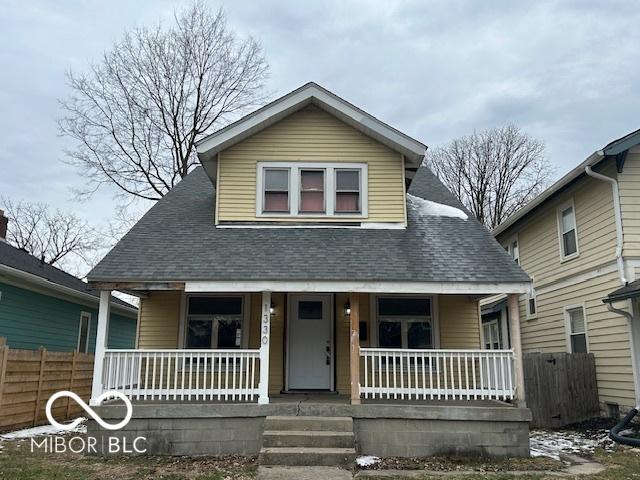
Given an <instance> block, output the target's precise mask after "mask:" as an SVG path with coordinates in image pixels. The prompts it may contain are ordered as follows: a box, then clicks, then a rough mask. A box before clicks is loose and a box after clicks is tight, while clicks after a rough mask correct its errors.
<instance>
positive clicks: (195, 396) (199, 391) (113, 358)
mask: <svg viewBox="0 0 640 480" xmlns="http://www.w3.org/2000/svg"><path fill="white" fill-rule="evenodd" d="M259 379H260V350H106V351H105V358H104V367H103V372H102V386H103V391H107V390H118V391H120V392H122V393H124V394H125V395H127V396H128V397H129V398H130V399H132V400H134V399H135V400H163V399H165V400H187V401H188V400H217V401H254V400H257V397H258V394H259V391H258V383H259Z"/></svg>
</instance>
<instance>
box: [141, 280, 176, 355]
mask: <svg viewBox="0 0 640 480" xmlns="http://www.w3.org/2000/svg"><path fill="white" fill-rule="evenodd" d="M180 297H181V292H176V291H172V292H151V293H150V294H149V296H148V297H145V298H141V299H140V322H139V326H138V328H139V330H138V348H143V349H144V348H149V349H152V348H177V346H178V330H179V328H180Z"/></svg>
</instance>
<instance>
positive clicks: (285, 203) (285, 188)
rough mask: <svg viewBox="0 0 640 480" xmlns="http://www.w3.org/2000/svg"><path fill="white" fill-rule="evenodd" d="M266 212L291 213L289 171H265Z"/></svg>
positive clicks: (267, 169)
mask: <svg viewBox="0 0 640 480" xmlns="http://www.w3.org/2000/svg"><path fill="white" fill-rule="evenodd" d="M263 209H264V211H265V212H279V213H288V212H289V170H288V169H285V168H265V169H264V206H263Z"/></svg>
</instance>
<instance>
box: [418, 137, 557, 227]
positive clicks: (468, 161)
mask: <svg viewBox="0 0 640 480" xmlns="http://www.w3.org/2000/svg"><path fill="white" fill-rule="evenodd" d="M428 165H429V166H430V167H431V169H432V170H433V171H434V173H435V174H436V175H437V176H438V177H439V178H440V180H442V182H443V183H444V184H445V185H446V186H447V187H448V188H449V189H450V190H451V191H452V192H453V193H455V194H456V195H457V196H458V198H459V199H460V201H461V202H462V204H463V205H464V206H465V207H467V209H469V211H470V212H471V213H472V214H473V215H475V216H476V218H477V219H478V220H479V221H480V222H482V223H483V224H484V225H486V226H487V227H488V228H489V229H493V228H495V227H496V226H498V225H499V224H500V223H501V222H502V221H503V220H505V219H506V218H507V217H509V216H510V215H511V214H513V213H514V212H515V211H516V210H518V209H519V208H521V207H522V206H524V205H525V204H526V203H527V202H528V201H529V200H531V199H532V198H533V197H535V196H536V195H537V194H538V193H540V192H541V191H542V190H543V189H544V188H545V187H546V186H547V185H548V184H549V180H550V178H551V176H552V174H553V169H552V168H551V164H550V163H549V161H548V160H547V159H546V158H545V156H544V144H543V143H542V142H540V141H539V140H536V139H534V138H532V137H530V136H529V135H527V134H526V133H524V132H522V131H521V130H520V129H519V128H518V127H516V126H513V125H507V126H505V127H500V128H493V129H490V130H484V131H481V132H474V133H473V134H471V135H469V136H465V137H460V138H457V139H455V140H453V141H451V142H450V143H448V144H447V145H445V146H443V147H440V148H436V149H434V150H433V151H432V152H431V153H430V154H429V157H428Z"/></svg>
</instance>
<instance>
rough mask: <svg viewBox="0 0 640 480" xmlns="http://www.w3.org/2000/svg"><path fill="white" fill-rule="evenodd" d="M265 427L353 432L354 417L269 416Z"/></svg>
mask: <svg viewBox="0 0 640 480" xmlns="http://www.w3.org/2000/svg"><path fill="white" fill-rule="evenodd" d="M264 429H265V430H271V431H285V430H294V431H297V432H300V431H321V432H353V419H352V418H351V417H307V416H303V417H284V416H282V417H281V416H269V417H267V418H266V419H265V421H264Z"/></svg>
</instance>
